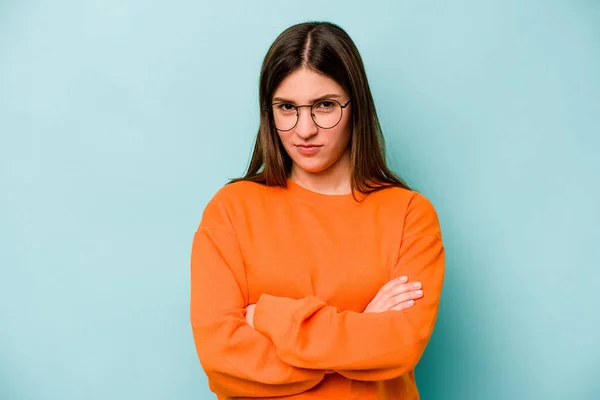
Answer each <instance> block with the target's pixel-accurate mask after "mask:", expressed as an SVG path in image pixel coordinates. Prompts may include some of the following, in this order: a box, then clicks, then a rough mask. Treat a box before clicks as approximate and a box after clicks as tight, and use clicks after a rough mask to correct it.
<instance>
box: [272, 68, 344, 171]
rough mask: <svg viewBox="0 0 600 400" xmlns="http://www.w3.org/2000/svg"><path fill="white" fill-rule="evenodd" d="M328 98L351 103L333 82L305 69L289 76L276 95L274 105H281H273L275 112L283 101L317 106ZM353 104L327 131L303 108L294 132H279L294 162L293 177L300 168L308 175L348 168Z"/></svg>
mask: <svg viewBox="0 0 600 400" xmlns="http://www.w3.org/2000/svg"><path fill="white" fill-rule="evenodd" d="M325 95H333V96H327V99H333V100H336V101H338V102H339V103H340V104H341V105H342V106H343V105H344V104H346V103H347V102H348V100H349V97H348V94H347V93H346V92H345V91H344V89H342V87H341V86H340V85H339V84H338V83H337V82H335V81H334V80H333V79H331V78H328V77H326V76H324V75H320V74H318V73H316V72H314V71H312V70H310V69H307V68H301V69H299V70H296V71H294V72H293V73H291V74H290V75H288V76H287V77H286V78H285V79H284V80H283V81H282V82H281V84H280V85H279V87H278V88H277V89H276V90H275V92H274V93H273V101H272V103H278V105H276V106H273V112H274V113H275V112H277V111H276V108H277V107H279V106H281V102H284V103H286V104H293V105H305V104H313V103H314V99H317V98H321V97H322V96H325ZM320 101H324V100H320ZM322 104H323V103H322ZM331 104H332V103H324V104H323V105H322V107H323V108H325V109H326V108H327V107H329V106H331ZM351 104H352V103H349V104H348V106H347V107H345V108H344V109H343V110H342V119H341V120H340V122H339V123H338V124H337V125H335V126H334V127H333V128H330V129H323V128H321V127H319V126H317V125H316V124H315V122H314V121H313V119H312V118H311V115H310V108H309V107H302V108H300V109H298V113H299V117H298V123H297V124H296V126H295V127H294V128H293V129H291V130H289V131H279V130H278V133H279V137H280V139H281V142H282V143H283V147H284V148H285V150H286V152H287V153H288V154H289V156H290V157H291V159H292V161H293V166H292V175H295V174H296V173H297V172H298V169H301V170H303V171H304V172H307V173H323V172H326V171H327V172H333V171H331V169H335V168H336V167H337V168H340V169H343V168H347V167H348V164H349V162H348V160H349V148H348V143H349V142H350V128H351V126H350V121H351V119H350V112H351V111H350V106H351ZM284 107H285V108H284V110H286V111H285V112H286V113H288V115H289V114H290V113H291V114H293V115H295V113H294V112H293V108H291V107H289V106H287V107H286V106H284ZM290 110H291V111H290ZM315 111H316V113H317V112H318V111H317V110H315ZM292 118H293V117H292ZM317 118H318V117H317ZM317 121H319V119H317ZM320 125H323V124H320Z"/></svg>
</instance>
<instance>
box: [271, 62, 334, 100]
mask: <svg viewBox="0 0 600 400" xmlns="http://www.w3.org/2000/svg"><path fill="white" fill-rule="evenodd" d="M327 93H335V94H339V95H344V94H345V91H344V89H343V88H342V87H341V86H340V85H339V84H338V83H337V82H336V81H334V80H333V79H331V78H329V77H327V76H325V75H323V74H319V73H317V72H315V71H313V70H310V69H308V68H301V69H299V70H296V71H294V72H292V73H291V74H289V75H288V76H286V77H285V79H284V80H283V81H282V82H281V84H280V85H279V86H278V87H277V89H276V90H275V92H274V93H273V97H283V98H286V99H289V100H294V101H299V102H304V101H310V100H311V99H315V98H317V97H320V96H322V95H324V94H327Z"/></svg>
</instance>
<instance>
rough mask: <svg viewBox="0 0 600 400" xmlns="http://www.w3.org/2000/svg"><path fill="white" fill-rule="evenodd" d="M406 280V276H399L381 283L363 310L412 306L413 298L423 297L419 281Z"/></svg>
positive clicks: (370, 310) (372, 310)
mask: <svg viewBox="0 0 600 400" xmlns="http://www.w3.org/2000/svg"><path fill="white" fill-rule="evenodd" d="M407 282H408V278H407V277H406V276H401V277H400V278H396V279H394V280H392V281H390V282H388V283H386V284H385V285H383V287H382V288H381V289H379V292H377V294H376V295H375V297H374V298H373V300H371V302H370V303H369V304H368V305H367V308H365V311H363V312H366V313H367V312H371V313H379V312H384V311H390V310H405V309H407V308H409V307H412V306H413V305H414V304H415V299H419V298H421V297H423V291H422V290H421V282H412V283H407Z"/></svg>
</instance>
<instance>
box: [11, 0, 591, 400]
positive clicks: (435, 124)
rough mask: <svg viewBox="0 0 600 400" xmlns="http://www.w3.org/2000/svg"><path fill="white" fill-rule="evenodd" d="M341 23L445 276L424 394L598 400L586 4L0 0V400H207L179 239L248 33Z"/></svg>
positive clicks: (232, 170) (240, 152)
mask: <svg viewBox="0 0 600 400" xmlns="http://www.w3.org/2000/svg"><path fill="white" fill-rule="evenodd" d="M305 20H330V21H332V22H335V23H338V24H340V25H341V26H342V27H343V28H344V29H346V30H347V32H348V33H349V34H350V36H351V37H352V38H353V39H354V40H355V42H356V44H357V46H358V48H359V50H360V52H361V54H362V56H363V59H364V62H365V65H366V69H367V74H368V77H369V81H370V84H371V88H372V91H373V94H374V97H375V101H376V104H377V107H378V113H379V116H380V118H381V122H382V126H383V129H384V133H385V135H386V138H387V144H388V151H389V158H390V162H391V165H392V167H393V168H394V170H395V171H397V172H398V173H399V174H400V175H402V176H403V177H404V178H406V180H407V181H408V182H409V183H410V184H411V185H413V186H414V187H415V188H417V189H419V190H420V191H422V192H423V193H424V194H425V195H426V196H428V197H429V198H430V199H431V200H432V201H433V203H434V204H435V206H436V208H437V210H438V212H439V214H440V218H441V222H442V226H443V232H444V235H445V236H444V238H445V243H446V249H447V275H446V276H447V280H446V285H445V288H444V295H443V304H442V307H441V313H440V317H439V320H438V325H437V327H436V331H435V334H434V337H433V338H432V340H431V342H430V346H429V347H428V349H427V351H426V353H425V355H424V357H423V359H422V361H421V363H420V365H419V367H418V369H417V381H418V384H419V386H420V390H421V394H422V398H423V399H424V400H434V399H435V400H451V399H457V400H470V399H486V400H495V399H511V400H514V399H527V400H530V399H534V400H535V399H545V400H549V399H560V400H564V399H569V400H575V399H577V400H579V399H581V400H583V399H598V398H600V343H599V337H600V334H599V333H598V330H599V329H600V312H599V311H598V306H600V295H599V294H598V287H599V285H600V282H599V281H600V269H599V263H598V254H597V249H598V246H599V241H600V230H599V227H598V223H599V221H600V212H599V210H598V204H599V201H600V178H599V177H598V175H599V173H600V156H599V155H598V152H599V148H600V139H599V136H600V94H599V93H600V2H598V1H592V0H588V1H583V0H570V1H569V0H565V1H535V0H534V1H516V0H508V1H507V0H505V1H477V0H462V1H452V2H446V1H373V0H371V1H369V2H365V1H354V2H353V1H343V2H342V1H327V2H298V1H295V2H281V1H261V2H245V1H237V2H233V1H226V2H217V1H212V2H197V1H191V0H188V1H183V0H179V1H170V2H152V1H145V0H144V1H142V0H132V1H123V0H102V1H100V0H96V1H86V2H82V1H35V0H32V1H16V0H13V1H10V0H8V1H7V0H4V1H2V2H0V184H1V190H0V398H1V399H10V400H13V399H14V400H17V399H18V400H21V399H44V400H45V399H49V400H55V399H56V400H71V399H73V400H75V399H86V400H96V399H146V400H151V399H204V398H207V399H209V398H214V396H212V395H211V394H210V392H209V391H208V389H207V385H206V378H205V376H204V373H203V372H202V369H201V368H200V365H199V362H198V360H197V357H196V353H195V349H194V345H193V340H192V334H191V327H190V323H189V318H188V315H189V308H188V307H189V304H188V302H189V255H190V254H189V253H190V249H191V241H192V236H193V232H194V230H195V229H196V227H197V225H198V223H199V221H200V217H201V213H202V210H203V208H204V205H205V204H206V202H207V201H208V200H209V199H210V197H211V196H212V195H213V194H214V192H216V190H218V188H219V187H220V186H221V185H222V184H224V183H225V181H226V179H227V178H231V177H235V176H239V175H241V174H242V173H243V171H244V168H245V167H246V165H247V162H248V160H249V157H250V154H251V153H250V150H251V147H252V144H253V140H254V137H255V134H256V130H257V127H258V104H257V97H258V94H257V91H258V90H257V83H258V75H259V71H260V65H261V62H262V58H263V57H264V55H265V53H266V51H267V48H268V46H269V45H270V44H271V42H272V41H273V40H274V39H275V37H276V36H277V35H278V34H279V33H280V32H281V31H282V30H283V29H285V28H286V27H288V26H290V25H292V24H294V23H297V22H302V21H305Z"/></svg>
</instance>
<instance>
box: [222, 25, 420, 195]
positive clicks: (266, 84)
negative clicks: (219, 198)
mask: <svg viewBox="0 0 600 400" xmlns="http://www.w3.org/2000/svg"><path fill="white" fill-rule="evenodd" d="M302 67H305V68H310V69H311V70H313V71H315V72H317V73H320V74H323V75H325V76H327V77H329V78H331V79H333V80H334V81H336V82H337V83H338V84H339V85H340V86H341V87H342V88H344V90H345V91H346V92H347V93H348V95H349V96H350V98H351V99H352V112H351V118H352V122H351V126H352V131H351V132H352V137H351V140H350V144H349V145H350V160H351V161H350V165H351V180H350V183H351V187H352V191H353V192H354V191H355V190H356V191H359V192H361V193H363V194H368V193H372V192H375V191H377V190H380V189H383V188H385V187H389V186H397V187H402V188H406V189H410V188H409V187H408V185H407V184H406V183H405V182H404V181H403V180H402V179H400V178H399V177H398V176H397V175H395V174H394V173H393V172H392V171H391V170H390V169H389V168H388V166H387V163H386V156H385V142H384V138H383V134H382V131H381V126H380V125H379V120H378V118H377V113H376V111H375V104H374V102H373V96H372V95H371V90H370V88H369V83H368V81H367V75H366V73H365V68H364V65H363V62H362V59H361V57H360V54H359V52H358V49H357V48H356V45H355V44H354V42H353V41H352V39H351V38H350V36H348V34H347V33H346V32H345V31H344V30H343V29H342V28H341V27H339V26H338V25H336V24H333V23H331V22H304V23H300V24H296V25H293V26H291V27H289V28H287V29H286V30H285V31H283V32H282V33H281V34H280V35H279V36H278V37H277V39H275V41H274V42H273V44H272V45H271V47H270V48H269V50H268V52H267V54H266V56H265V59H264V61H263V64H262V68H261V72H260V82H259V106H260V110H261V111H260V113H261V114H260V126H259V128H258V134H257V136H256V141H255V143H254V151H253V154H252V159H251V161H250V164H249V166H248V170H247V172H246V174H245V175H244V176H243V177H241V178H236V179H232V180H231V181H230V182H229V183H233V182H237V181H252V182H257V183H261V184H264V185H267V186H281V187H286V185H287V178H288V177H289V174H290V172H291V168H292V160H291V158H290V156H289V155H288V154H287V152H286V150H285V149H284V147H283V145H282V143H281V141H280V139H279V135H278V134H277V130H276V129H275V125H274V123H273V115H272V112H271V111H265V109H264V107H266V106H268V105H269V104H270V102H271V99H272V97H273V93H274V92H275V90H276V89H277V87H278V86H279V84H280V83H281V82H282V81H283V80H284V79H285V78H286V77H287V76H288V75H289V74H290V73H292V72H294V71H296V70H298V69H300V68H302Z"/></svg>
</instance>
